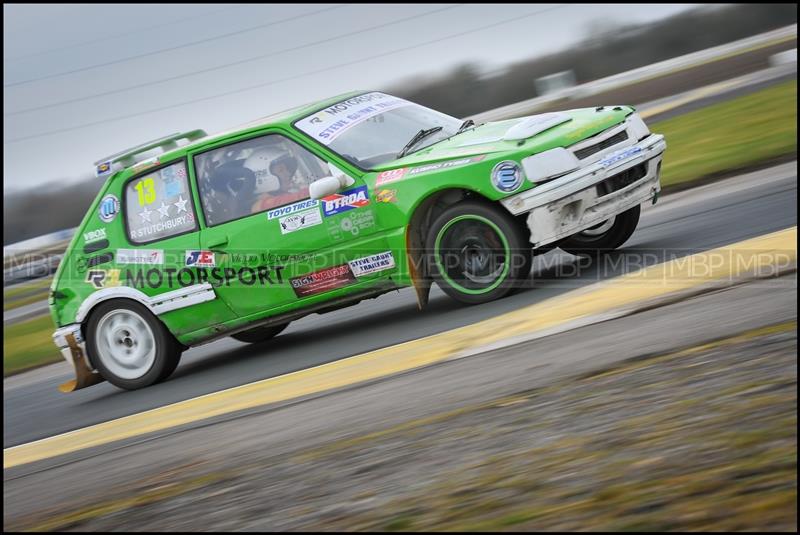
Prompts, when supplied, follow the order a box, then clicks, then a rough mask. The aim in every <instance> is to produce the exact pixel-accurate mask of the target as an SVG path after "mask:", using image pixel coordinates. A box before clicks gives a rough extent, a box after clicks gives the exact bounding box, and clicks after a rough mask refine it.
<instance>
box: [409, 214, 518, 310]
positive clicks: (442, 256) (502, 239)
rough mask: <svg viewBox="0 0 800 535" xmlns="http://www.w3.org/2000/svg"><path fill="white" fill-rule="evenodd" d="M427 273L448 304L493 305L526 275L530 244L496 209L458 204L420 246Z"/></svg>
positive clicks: (436, 222) (441, 217) (438, 220)
mask: <svg viewBox="0 0 800 535" xmlns="http://www.w3.org/2000/svg"><path fill="white" fill-rule="evenodd" d="M425 250H426V260H427V262H426V263H427V266H428V272H429V273H430V275H431V276H432V277H433V279H434V280H435V281H436V282H437V283H438V285H439V287H440V288H441V289H442V290H443V291H444V292H445V293H446V294H447V295H449V296H450V297H452V298H453V299H455V300H457V301H460V302H462V303H465V304H469V305H476V304H480V303H486V302H489V301H493V300H495V299H499V298H501V297H503V296H505V295H506V294H508V293H509V292H510V291H512V290H513V289H515V288H517V287H519V286H520V282H521V281H523V280H525V279H527V277H528V276H529V275H530V272H531V264H532V262H533V254H532V250H531V244H530V243H529V242H528V237H527V235H526V233H525V232H524V231H523V229H521V228H520V225H519V224H518V222H517V221H516V220H515V219H514V218H513V217H512V216H511V214H509V213H508V212H506V211H504V210H503V209H501V208H498V207H496V206H493V205H490V204H488V203H483V202H478V201H463V202H459V203H458V204H455V205H453V206H451V207H450V208H448V209H446V210H445V211H444V212H442V213H441V214H440V215H439V216H438V217H437V218H436V219H435V220H434V222H433V224H432V225H431V227H430V229H429V230H428V236H427V239H426V242H425Z"/></svg>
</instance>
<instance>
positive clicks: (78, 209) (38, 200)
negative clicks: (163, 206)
mask: <svg viewBox="0 0 800 535" xmlns="http://www.w3.org/2000/svg"><path fill="white" fill-rule="evenodd" d="M795 22H797V5H796V4H736V5H730V6H708V7H701V8H697V9H693V10H690V11H687V12H684V13H680V14H678V15H675V16H672V17H669V18H666V19H662V20H660V21H657V22H653V23H650V24H645V25H635V26H615V25H613V24H609V23H607V22H605V21H603V23H602V25H600V26H598V25H595V27H594V28H590V31H589V35H588V37H587V38H586V39H584V40H583V41H582V42H581V43H580V44H578V45H576V46H574V47H573V48H570V49H568V50H564V51H563V52H559V53H556V54H551V55H548V56H543V57H536V58H532V59H530V60H526V61H522V62H518V63H515V64H513V65H510V66H509V67H508V68H507V69H506V70H505V72H504V73H502V74H497V75H494V76H488V77H487V76H482V75H481V68H480V66H478V65H474V64H464V65H459V66H457V67H455V68H454V69H452V70H451V71H450V72H449V73H448V74H446V75H445V76H443V77H441V78H437V79H429V80H427V81H426V80H420V79H415V80H414V82H413V85H412V84H411V83H405V84H402V83H401V84H398V87H395V88H393V89H389V90H388V92H390V93H393V94H396V95H398V96H402V97H405V98H408V99H409V100H413V101H415V102H419V103H421V104H424V105H426V106H429V107H431V108H434V109H438V110H441V111H444V112H446V113H449V114H451V115H454V116H456V117H467V116H469V115H471V114H474V113H479V112H483V111H486V110H490V109H493V108H497V107H500V106H504V105H506V104H512V103H514V102H519V101H521V100H525V99H528V98H532V97H535V96H537V94H536V90H535V87H534V83H533V82H534V80H535V79H536V78H540V77H542V76H546V75H548V74H553V73H556V72H560V71H566V70H570V69H571V70H572V71H573V72H574V73H575V76H576V81H577V83H579V84H580V83H584V82H588V81H591V80H595V79H597V78H602V77H605V76H610V75H612V74H616V73H618V72H623V71H627V70H630V69H634V68H637V67H642V66H644V65H648V64H650V63H655V62H657V61H662V60H665V59H669V58H672V57H676V56H680V55H683V54H688V53H690V52H695V51H697V50H702V49H705V48H709V47H712V46H717V45H720V44H724V43H727V42H730V41H735V40H737V39H742V38H744V37H748V36H750V35H755V34H758V33H762V32H766V31H769V30H772V29H775V28H780V27H782V26H787V25H789V24H792V23H795ZM102 182H103V181H102V180H100V179H96V178H91V179H87V180H85V181H82V182H79V183H77V184H75V185H71V186H62V185H60V184H59V183H58V182H54V183H51V184H47V185H45V186H43V187H39V188H36V190H25V191H21V192H17V193H11V194H5V195H4V196H3V205H4V215H3V243H4V244H9V243H14V242H18V241H22V240H25V239H28V238H34V237H36V236H41V235H43V234H48V233H50V232H55V231H57V230H61V229H66V228H71V227H75V226H77V225H78V224H79V223H80V222H81V219H82V217H83V215H84V214H85V213H86V209H87V207H88V206H89V204H90V203H91V202H92V199H94V197H95V195H96V194H97V191H98V190H99V189H100V187H101V186H102Z"/></svg>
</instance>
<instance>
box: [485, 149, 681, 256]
mask: <svg viewBox="0 0 800 535" xmlns="http://www.w3.org/2000/svg"><path fill="white" fill-rule="evenodd" d="M625 145H627V146H623V148H622V150H621V151H620V150H619V149H620V147H619V146H617V147H614V148H615V149H616V150H612V151H609V152H607V153H603V154H602V156H601V155H598V156H597V157H593V158H590V159H589V160H591V161H592V163H590V164H588V165H586V167H583V168H581V169H578V170H576V171H573V172H572V173H569V174H567V175H564V176H562V177H559V178H556V179H554V180H551V181H549V182H545V183H544V184H541V185H539V186H537V187H535V188H533V189H530V190H528V191H524V192H522V193H520V194H517V195H514V196H511V197H508V198H506V199H503V200H502V201H500V202H501V203H502V204H503V205H504V206H505V207H506V209H508V210H509V211H510V212H511V213H512V214H514V215H520V214H524V213H528V219H527V224H528V228H529V229H530V232H531V238H530V241H531V243H532V244H533V246H534V248H536V247H541V246H543V245H547V244H549V243H553V242H555V241H558V240H561V239H563V238H567V237H569V236H572V235H573V234H576V233H578V232H580V231H582V230H585V229H587V228H589V227H593V226H595V225H597V224H599V223H602V222H603V221H605V220H606V219H609V218H610V217H613V216H615V215H617V214H621V213H622V212H624V211H626V210H628V209H630V208H633V207H634V206H637V205H639V204H641V203H643V202H645V201H648V200H650V199H652V198H654V197H655V196H656V195H657V194H658V192H659V191H660V190H661V184H660V183H659V180H660V174H661V160H662V158H663V154H664V150H665V149H666V148H667V144H666V142H665V141H664V136H662V135H658V134H650V135H649V136H647V137H646V138H644V139H643V140H641V141H640V142H638V143H630V144H625ZM618 152H624V154H623V155H622V156H621V157H619V158H610V156H613V155H614V154H617V153H618ZM609 160H610V161H609ZM640 164H644V165H645V166H646V172H645V173H644V175H643V176H642V177H641V178H639V179H637V180H636V181H635V182H633V183H631V184H629V185H627V186H625V187H623V188H621V189H618V190H616V191H613V192H611V193H608V194H605V195H601V193H600V192H599V191H598V184H600V183H601V182H603V181H604V180H606V179H608V178H611V177H615V176H617V175H619V174H621V173H623V172H625V171H627V170H629V169H631V168H633V167H636V166H637V165H640Z"/></svg>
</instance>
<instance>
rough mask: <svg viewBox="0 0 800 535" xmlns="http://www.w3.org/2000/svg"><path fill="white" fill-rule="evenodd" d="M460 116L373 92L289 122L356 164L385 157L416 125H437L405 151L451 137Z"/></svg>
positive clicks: (390, 157) (403, 142) (397, 149)
mask: <svg viewBox="0 0 800 535" xmlns="http://www.w3.org/2000/svg"><path fill="white" fill-rule="evenodd" d="M460 125H461V121H459V120H458V119H456V118H454V117H450V116H449V115H445V114H444V113H440V112H438V111H435V110H432V109H430V108H426V107H425V106H420V105H419V104H415V103H413V102H409V101H407V100H404V99H402V98H398V97H394V96H391V95H387V94H385V93H380V92H373V93H366V94H364V95H359V96H357V97H353V98H349V99H346V100H343V101H341V102H338V103H336V104H334V105H332V106H328V107H326V108H324V109H322V110H319V111H317V112H316V113H314V114H312V115H309V116H307V117H304V118H302V119H300V120H299V121H297V122H296V123H295V127H296V128H298V129H299V130H300V131H302V132H304V133H305V134H307V135H308V136H310V137H311V138H313V139H314V140H315V141H317V142H319V143H321V144H322V145H325V146H326V147H328V148H330V149H331V150H333V151H334V152H336V153H338V154H340V155H341V156H342V157H343V158H345V159H347V160H348V161H350V162H351V163H353V164H355V165H357V166H358V167H360V168H362V169H370V168H372V167H374V166H376V165H380V164H383V163H386V162H390V161H392V160H395V159H396V158H397V155H398V154H399V153H400V152H401V151H402V150H403V148H404V147H405V146H406V144H408V143H409V141H410V140H411V139H412V138H413V137H414V136H415V135H416V134H417V133H418V132H420V131H421V130H425V129H431V128H434V127H442V128H441V130H438V131H436V132H433V133H432V134H430V135H428V136H425V137H424V138H423V139H421V140H420V141H419V143H416V144H414V146H413V147H410V152H413V151H417V150H420V149H422V148H425V147H427V146H429V145H432V144H433V143H436V142H437V141H441V140H442V139H445V138H447V137H449V136H452V135H453V134H455V133H456V132H457V131H458V128H459V126H460Z"/></svg>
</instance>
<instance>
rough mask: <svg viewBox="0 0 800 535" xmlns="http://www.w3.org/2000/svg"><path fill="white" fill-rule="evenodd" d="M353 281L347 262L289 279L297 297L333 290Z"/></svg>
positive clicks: (354, 279) (353, 277)
mask: <svg viewBox="0 0 800 535" xmlns="http://www.w3.org/2000/svg"><path fill="white" fill-rule="evenodd" d="M355 281H356V278H355V276H354V275H353V272H352V271H351V270H350V266H349V265H348V264H343V265H341V266H336V267H331V268H327V269H322V270H320V271H315V272H314V273H309V274H308V275H303V276H302V277H294V278H292V279H289V282H290V283H291V285H292V289H294V293H295V295H296V296H297V297H307V296H309V295H316V294H319V293H322V292H327V291H330V290H335V289H336V288H341V287H343V286H347V285H348V284H351V283H353V282H355Z"/></svg>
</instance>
